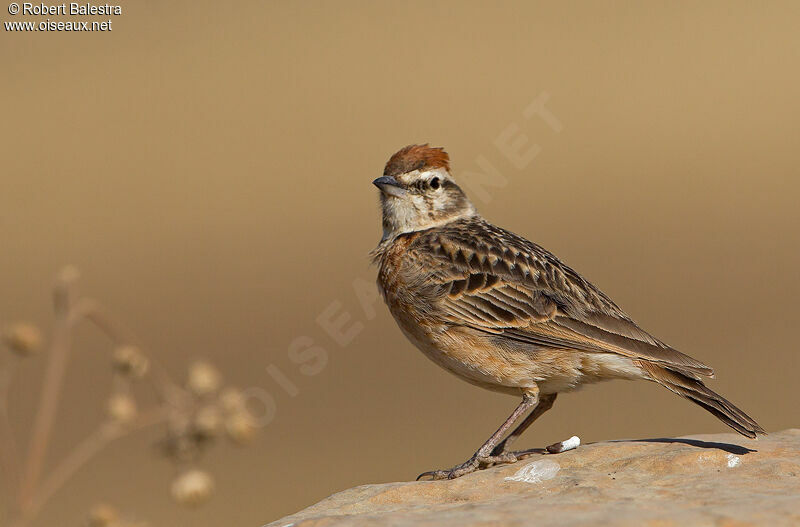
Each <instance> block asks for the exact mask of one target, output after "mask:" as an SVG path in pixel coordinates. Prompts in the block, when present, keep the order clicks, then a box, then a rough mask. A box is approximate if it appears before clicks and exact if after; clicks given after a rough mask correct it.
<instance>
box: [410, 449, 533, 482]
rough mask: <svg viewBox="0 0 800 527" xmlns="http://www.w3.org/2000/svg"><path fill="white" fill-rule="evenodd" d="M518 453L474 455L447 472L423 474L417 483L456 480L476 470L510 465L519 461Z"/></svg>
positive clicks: (436, 471) (437, 471) (438, 471)
mask: <svg viewBox="0 0 800 527" xmlns="http://www.w3.org/2000/svg"><path fill="white" fill-rule="evenodd" d="M516 454H517V453H516V452H504V453H502V454H500V455H496V456H495V455H489V456H478V455H474V456H472V457H471V458H469V459H468V460H467V461H465V462H464V463H461V464H460V465H456V466H454V467H453V468H450V469H446V470H431V471H429V472H423V473H422V474H420V475H419V476H417V481H419V480H421V479H430V480H439V479H456V478H460V477H461V476H465V475H467V474H469V473H471V472H475V471H476V470H480V469H484V468H488V467H493V466H495V465H504V464H509V463H516V462H517V461H518V458H517V455H516Z"/></svg>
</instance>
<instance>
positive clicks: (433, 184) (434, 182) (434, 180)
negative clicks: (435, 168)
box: [428, 177, 439, 190]
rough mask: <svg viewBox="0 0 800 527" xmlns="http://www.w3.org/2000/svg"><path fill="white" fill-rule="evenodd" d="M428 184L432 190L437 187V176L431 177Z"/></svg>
mask: <svg viewBox="0 0 800 527" xmlns="http://www.w3.org/2000/svg"><path fill="white" fill-rule="evenodd" d="M428 184H429V185H430V186H431V188H432V189H433V190H436V189H437V188H439V178H438V177H435V178H433V179H431V181H430V183H428Z"/></svg>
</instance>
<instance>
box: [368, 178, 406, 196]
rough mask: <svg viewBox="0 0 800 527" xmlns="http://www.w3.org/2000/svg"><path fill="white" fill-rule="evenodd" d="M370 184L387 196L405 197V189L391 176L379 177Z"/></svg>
mask: <svg viewBox="0 0 800 527" xmlns="http://www.w3.org/2000/svg"><path fill="white" fill-rule="evenodd" d="M372 184H373V185H375V186H376V187H378V188H379V189H381V192H383V193H384V194H386V195H387V196H394V197H396V198H401V197H403V196H405V195H406V189H404V188H403V185H401V184H400V183H399V182H398V181H397V180H396V179H395V178H393V177H392V176H381V177H379V178H378V179H376V180H375V181H373V182H372Z"/></svg>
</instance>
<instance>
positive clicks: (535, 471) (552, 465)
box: [506, 459, 561, 483]
mask: <svg viewBox="0 0 800 527" xmlns="http://www.w3.org/2000/svg"><path fill="white" fill-rule="evenodd" d="M559 470H561V466H560V465H559V464H558V463H556V462H555V461H552V460H550V459H542V460H540V461H534V462H533V463H529V464H528V465H525V466H524V467H522V468H521V469H519V470H518V471H517V473H516V474H514V475H513V476H510V477H507V478H506V481H521V482H523V483H540V482H542V481H546V480H548V479H553V478H554V477H556V474H558V471H559Z"/></svg>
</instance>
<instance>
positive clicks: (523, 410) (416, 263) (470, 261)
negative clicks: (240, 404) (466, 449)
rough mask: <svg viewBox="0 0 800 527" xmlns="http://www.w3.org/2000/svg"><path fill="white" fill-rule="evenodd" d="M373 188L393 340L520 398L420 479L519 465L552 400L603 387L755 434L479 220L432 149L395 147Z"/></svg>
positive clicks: (667, 358)
mask: <svg viewBox="0 0 800 527" xmlns="http://www.w3.org/2000/svg"><path fill="white" fill-rule="evenodd" d="M373 183H374V184H375V185H376V186H377V187H378V188H379V189H380V204H381V209H382V215H383V237H382V239H381V242H380V244H379V245H378V247H377V248H376V249H375V250H374V251H373V252H372V257H373V260H374V262H375V263H376V264H377V266H378V287H379V289H380V291H381V294H382V295H383V298H384V300H385V302H386V304H387V306H388V307H389V311H390V312H391V314H392V316H393V317H394V319H395V320H396V321H397V324H398V325H399V326H400V329H401V330H402V332H403V333H404V334H405V336H406V337H407V338H408V339H409V340H410V341H411V342H412V343H413V344H414V345H415V346H416V347H417V348H419V349H420V350H421V351H422V353H424V354H425V356H426V357H428V358H429V359H431V360H432V361H433V362H435V363H436V364H438V365H439V366H441V367H443V368H445V369H446V370H448V371H449V372H451V373H453V374H455V375H457V376H458V377H460V378H461V379H463V380H465V381H467V382H470V383H472V384H474V385H477V386H480V387H482V388H486V389H488V390H493V391H496V392H502V393H506V394H511V395H515V396H518V397H521V402H520V403H519V405H518V406H517V407H516V408H515V409H514V411H513V412H512V413H511V415H510V416H509V418H508V419H507V420H506V421H505V422H504V423H503V424H502V425H501V426H500V428H498V429H497V431H496V432H495V433H494V434H492V436H491V437H489V439H488V440H487V441H486V442H485V443H484V444H483V445H482V446H481V447H480V448H479V449H478V451H477V452H475V454H474V455H473V456H472V457H470V458H469V459H468V460H467V461H466V462H464V463H462V464H460V465H457V466H455V467H453V468H450V469H447V470H434V471H430V472H425V473H423V474H421V475H420V476H419V478H418V479H420V478H431V479H453V478H457V477H460V476H463V475H465V474H468V473H470V472H473V471H475V470H478V469H481V468H486V467H489V466H493V465H496V464H501V463H513V462H515V461H517V460H518V459H521V458H522V457H524V456H525V455H529V454H530V453H531V452H532V451H531V450H529V451H521V452H514V451H512V450H510V448H509V447H510V446H511V444H512V442H513V441H514V440H516V439H517V438H518V437H519V436H520V435H521V434H522V433H523V432H524V431H525V430H526V429H527V428H528V427H529V426H530V425H531V423H533V422H534V421H535V420H536V419H537V418H538V417H539V416H541V415H542V414H543V413H544V412H546V411H547V410H549V409H550V408H551V407H552V406H553V403H554V402H555V400H556V397H557V396H558V394H559V393H562V392H569V391H573V390H575V389H577V388H579V387H581V386H583V385H585V384H591V383H595V382H599V381H604V380H610V379H643V380H647V381H653V382H656V383H658V384H660V385H662V386H664V387H666V388H667V389H669V390H671V391H672V392H674V393H676V394H678V395H680V396H682V397H684V398H686V399H688V400H690V401H692V402H693V403H695V404H697V405H699V406H701V407H703V408H705V409H706V410H708V411H709V412H711V413H712V414H713V415H714V416H716V417H717V418H719V419H720V420H721V421H722V422H724V423H725V424H726V425H728V426H730V427H731V428H733V429H734V430H736V431H737V432H739V433H740V434H742V435H744V436H746V437H749V438H755V437H756V435H757V434H764V433H765V432H764V429H763V428H761V426H759V425H758V424H757V423H756V422H755V421H754V420H753V419H752V418H750V417H749V416H748V415H747V414H745V413H744V412H743V411H742V410H740V409H739V408H737V407H736V406H734V405H733V404H732V403H731V402H730V401H728V400H727V399H725V398H724V397H722V396H721V395H719V394H718V393H716V392H714V391H712V390H711V389H710V388H708V387H707V386H706V385H705V384H704V383H703V379H704V378H710V377H713V376H714V371H713V370H712V369H711V368H710V367H709V366H707V365H705V364H703V363H702V362H700V361H699V360H697V359H694V358H692V357H690V356H688V355H685V354H683V353H681V352H679V351H677V350H676V349H673V348H672V347H670V346H669V345H667V344H665V343H664V342H662V341H660V340H658V339H657V338H656V337H654V336H652V335H650V334H649V333H647V332H646V331H644V330H643V329H641V328H640V327H639V326H638V325H637V324H636V323H635V322H634V321H633V320H632V319H631V317H629V316H628V315H627V314H626V313H625V312H624V311H623V310H622V309H621V308H620V307H619V306H618V305H617V304H615V303H614V302H613V301H612V300H611V298H609V297H608V296H607V295H606V294H605V293H603V292H602V291H600V289H598V288H597V287H595V286H594V285H593V284H591V283H590V282H589V281H588V280H586V279H585V278H584V277H582V276H581V275H580V274H578V273H577V272H576V271H574V270H573V269H571V268H570V267H568V266H567V265H566V264H564V263H563V262H562V261H561V260H559V259H558V258H557V257H556V256H554V255H553V254H552V253H550V252H549V251H547V250H546V249H544V248H542V247H540V246H539V245H536V244H535V243H533V242H530V241H528V240H526V239H525V238H523V237H521V236H518V235H516V234H514V233H512V232H509V231H507V230H505V229H502V228H500V227H497V226H495V225H492V224H491V223H489V222H488V221H486V220H485V219H483V218H482V217H481V216H480V215H479V214H478V211H477V210H476V209H475V206H474V205H473V204H472V203H471V202H470V200H469V199H468V198H467V196H466V194H465V193H464V191H463V190H462V189H461V188H460V187H459V186H458V185H457V184H456V181H455V179H454V178H453V176H452V175H451V174H450V165H449V156H448V155H447V153H446V152H445V151H444V150H443V149H442V148H431V147H429V146H428V145H427V144H426V145H410V146H407V147H405V148H403V149H402V150H400V151H399V152H397V153H396V154H394V155H393V156H392V157H391V158H390V159H389V161H388V163H386V167H385V169H384V171H383V176H381V177H379V178H377V179H376V180H375V181H373ZM515 424H516V425H517V426H516V428H513V427H514V425H515ZM512 428H513V430H512ZM509 431H510V433H509ZM506 434H508V435H507V436H506ZM504 436H505V438H504ZM558 449H559V448H558V447H556V448H551V449H550V450H551V451H553V450H556V451H557V450H558ZM539 451H540V452H541V450H539Z"/></svg>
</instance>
